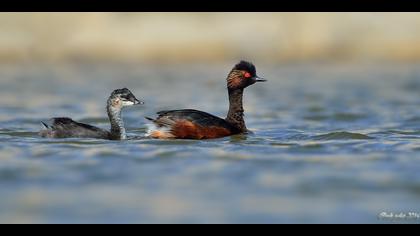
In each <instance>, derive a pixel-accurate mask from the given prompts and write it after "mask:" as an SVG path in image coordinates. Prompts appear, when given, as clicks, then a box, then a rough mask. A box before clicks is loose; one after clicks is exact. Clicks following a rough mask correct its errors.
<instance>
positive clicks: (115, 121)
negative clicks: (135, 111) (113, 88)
mask: <svg viewBox="0 0 420 236" xmlns="http://www.w3.org/2000/svg"><path fill="white" fill-rule="evenodd" d="M121 110H122V108H120V107H114V106H113V105H112V101H111V99H109V100H108V103H107V112H108V117H109V121H110V123H111V137H110V139H113V140H123V139H126V138H127V134H126V131H125V128H124V121H123V118H122V115H121Z"/></svg>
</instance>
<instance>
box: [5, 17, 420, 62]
mask: <svg viewBox="0 0 420 236" xmlns="http://www.w3.org/2000/svg"><path fill="white" fill-rule="evenodd" d="M419 26H420V15H419V14H418V13H229V14H226V13H2V14H0V60H1V61H2V62H3V63H16V62H18V63H19V62H33V61H36V62H40V61H42V62H44V61H45V62H66V61H110V62H169V63H174V62H176V63H179V62H192V61H203V62H205V61H221V60H232V59H237V58H252V59H253V60H255V61H259V62H260V63H262V62H264V63H274V62H276V61H281V62H299V61H314V60H316V61H319V60H320V61H332V62H342V61H346V62H347V61H350V62H360V61H389V60H391V61H410V62H411V61H418V60H419V59H420V44H419V42H420V32H419V30H418V29H419Z"/></svg>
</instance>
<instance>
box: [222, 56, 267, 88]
mask: <svg viewBox="0 0 420 236" xmlns="http://www.w3.org/2000/svg"><path fill="white" fill-rule="evenodd" d="M227 82H228V88H229V89H230V90H235V89H244V88H246V87H248V86H250V85H253V84H255V83H256V82H266V80H265V79H262V78H260V77H258V76H257V71H256V69H255V66H254V65H253V64H252V63H251V62H247V61H240V62H239V63H238V64H236V65H235V66H234V67H233V69H232V71H231V72H230V73H229V75H228V78H227Z"/></svg>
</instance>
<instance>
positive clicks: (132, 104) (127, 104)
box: [122, 101, 134, 107]
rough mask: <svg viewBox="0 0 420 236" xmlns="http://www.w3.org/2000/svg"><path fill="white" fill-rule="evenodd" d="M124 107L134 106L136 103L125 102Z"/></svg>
mask: <svg viewBox="0 0 420 236" xmlns="http://www.w3.org/2000/svg"><path fill="white" fill-rule="evenodd" d="M122 105H123V106H124V107H128V106H134V102H132V101H123V102H122Z"/></svg>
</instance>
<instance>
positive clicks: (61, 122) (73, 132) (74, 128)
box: [44, 117, 110, 139]
mask: <svg viewBox="0 0 420 236" xmlns="http://www.w3.org/2000/svg"><path fill="white" fill-rule="evenodd" d="M44 126H48V125H46V124H44ZM48 128H49V129H50V131H51V132H52V133H51V135H53V136H54V138H62V137H79V138H84V137H88V138H100V139H109V137H110V133H109V132H108V131H106V130H103V129H101V128H98V127H95V126H92V125H88V124H83V123H79V122H76V121H74V120H72V119H71V118H67V117H59V118H53V119H51V126H49V127H48Z"/></svg>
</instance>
